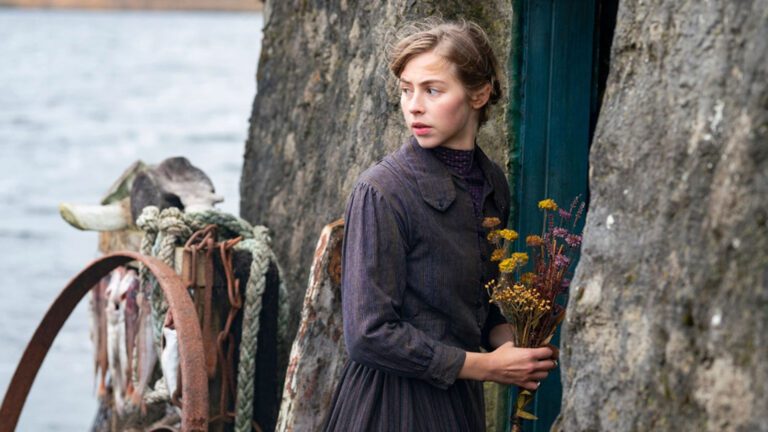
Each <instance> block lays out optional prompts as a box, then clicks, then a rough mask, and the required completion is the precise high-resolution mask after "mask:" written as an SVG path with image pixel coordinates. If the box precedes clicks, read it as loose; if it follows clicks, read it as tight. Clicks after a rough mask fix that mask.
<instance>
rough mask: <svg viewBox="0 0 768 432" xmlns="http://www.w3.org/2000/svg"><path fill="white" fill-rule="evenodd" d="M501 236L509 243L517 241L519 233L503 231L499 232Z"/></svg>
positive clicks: (508, 230) (509, 230)
mask: <svg viewBox="0 0 768 432" xmlns="http://www.w3.org/2000/svg"><path fill="white" fill-rule="evenodd" d="M499 235H500V236H501V237H502V238H503V239H505V240H509V241H513V240H517V231H515V230H511V229H503V230H501V231H499Z"/></svg>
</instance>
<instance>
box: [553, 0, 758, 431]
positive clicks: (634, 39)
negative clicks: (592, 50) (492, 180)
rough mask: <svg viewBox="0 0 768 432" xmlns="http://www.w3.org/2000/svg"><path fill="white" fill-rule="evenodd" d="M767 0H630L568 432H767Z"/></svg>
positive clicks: (599, 177)
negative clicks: (738, 0) (649, 431)
mask: <svg viewBox="0 0 768 432" xmlns="http://www.w3.org/2000/svg"><path fill="white" fill-rule="evenodd" d="M767 10H768V1H765V0H756V1H744V2H729V1H724V0H720V1H698V0H684V1H679V0H654V1H644V2H631V1H627V2H621V3H620V9H619V15H618V20H617V27H616V33H615V39H614V43H613V48H612V58H611V71H610V75H609V79H608V86H607V91H606V94H605V99H604V102H603V107H602V111H601V115H600V119H599V122H598V127H597V132H596V136H595V141H594V143H593V146H592V149H591V155H590V166H591V172H590V180H589V182H590V189H591V194H592V197H591V204H590V208H589V213H588V216H587V220H586V228H585V239H584V244H583V248H582V257H581V261H580V264H579V266H578V268H577V271H576V275H575V278H574V281H573V284H572V292H571V301H570V304H569V309H568V317H567V321H566V324H565V335H564V337H563V340H564V347H563V350H562V357H563V362H562V363H563V366H564V370H563V380H564V395H563V411H562V414H561V417H560V418H559V420H558V422H557V423H556V427H555V429H553V430H563V431H598V430H600V431H647V430H676V431H725V430H728V431H768V229H767V227H766V220H767V219H768V199H767V198H768V14H767V13H766V11H767Z"/></svg>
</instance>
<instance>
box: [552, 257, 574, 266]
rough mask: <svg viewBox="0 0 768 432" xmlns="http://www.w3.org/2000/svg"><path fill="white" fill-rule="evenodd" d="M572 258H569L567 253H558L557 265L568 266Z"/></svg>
mask: <svg viewBox="0 0 768 432" xmlns="http://www.w3.org/2000/svg"><path fill="white" fill-rule="evenodd" d="M570 262H571V259H570V258H568V257H567V256H565V255H557V256H556V257H555V266H556V267H567V266H568V264H570Z"/></svg>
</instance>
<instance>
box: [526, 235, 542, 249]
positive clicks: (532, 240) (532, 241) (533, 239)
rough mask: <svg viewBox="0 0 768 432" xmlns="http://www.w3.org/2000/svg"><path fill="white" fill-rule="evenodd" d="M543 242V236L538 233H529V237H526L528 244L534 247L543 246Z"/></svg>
mask: <svg viewBox="0 0 768 432" xmlns="http://www.w3.org/2000/svg"><path fill="white" fill-rule="evenodd" d="M541 243H542V240H541V237H539V236H537V235H529V236H528V237H526V238H525V244H527V245H528V246H533V247H536V246H541Z"/></svg>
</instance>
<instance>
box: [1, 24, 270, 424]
mask: <svg viewBox="0 0 768 432" xmlns="http://www.w3.org/2000/svg"><path fill="white" fill-rule="evenodd" d="M262 25H263V19H262V15H261V14H259V13H243V14H234V13H217V12H212V13H199V12H117V11H114V12H113V11H100V12H88V11H50V10H21V9H0V395H4V394H5V390H6V389H7V386H8V383H9V381H10V379H11V376H12V374H13V372H14V370H15V368H16V366H17V364H18V361H19V359H20V357H21V354H22V352H23V350H24V348H25V346H26V344H27V342H28V341H29V339H30V337H31V336H32V333H33V332H34V330H35V328H36V327H37V325H38V323H39V322H40V320H41V318H42V317H43V314H44V313H45V311H46V310H47V309H48V306H49V305H50V304H51V302H52V301H53V300H54V298H55V297H56V296H57V295H58V293H59V292H60V291H61V289H62V288H63V287H64V285H65V284H66V282H67V281H68V280H69V279H70V278H71V277H72V276H74V275H75V274H76V273H77V272H78V271H79V270H80V269H82V268H83V267H84V266H85V265H86V264H87V263H88V262H89V261H91V260H92V259H94V258H96V257H97V256H98V252H97V249H96V247H97V236H96V234H95V233H92V232H82V231H78V230H76V229H75V228H72V227H71V226H69V225H67V224H66V223H65V222H64V221H63V220H62V219H61V217H60V216H59V212H58V205H59V203H61V202H72V203H82V204H97V203H99V201H100V200H101V198H102V197H103V195H104V193H105V192H106V191H107V189H108V188H109V186H110V185H111V184H112V183H113V182H114V181H115V180H116V179H117V177H118V176H119V175H120V174H121V173H122V172H123V170H124V169H125V168H127V167H128V166H129V165H130V164H131V163H132V162H134V161H136V160H139V159H141V160H143V161H144V162H147V163H158V162H160V161H161V160H163V159H164V158H166V157H170V156H185V157H187V158H188V159H189V160H190V161H191V162H192V163H193V164H194V165H196V166H198V167H199V168H201V169H203V170H204V171H205V172H206V173H207V174H208V175H209V177H210V178H211V179H212V181H213V183H214V185H215V186H216V189H217V193H219V194H221V195H223V196H224V197H225V202H224V203H222V204H220V205H219V207H220V208H222V209H223V210H225V211H228V212H232V213H235V214H237V211H238V200H239V196H238V190H239V186H238V183H239V179H240V173H241V169H242V164H243V161H242V158H243V152H244V142H245V139H246V136H247V131H248V119H249V116H250V111H251V104H252V102H253V98H254V95H255V92H256V83H255V74H256V66H257V61H258V56H259V50H260V47H261V29H262ZM94 389H95V377H94V360H93V346H92V343H91V341H90V339H89V315H88V307H87V300H83V301H82V302H81V303H80V305H79V306H78V308H77V310H76V311H75V313H74V314H73V315H72V316H71V317H70V318H69V320H68V321H67V324H66V325H65V327H64V329H63V330H62V331H61V333H59V335H58V337H57V338H56V340H55V342H54V344H53V347H52V348H51V351H50V353H49V354H48V357H47V358H46V360H45V362H44V364H43V366H42V368H41V370H40V373H39V375H38V376H37V379H36V381H35V384H34V386H33V388H32V391H31V393H30V395H29V398H28V399H27V403H26V406H25V409H24V411H23V413H22V417H21V420H20V422H19V426H18V428H17V430H19V431H58V430H61V431H83V430H87V429H88V428H89V427H90V426H91V424H92V421H93V418H94V414H95V411H96V398H95V393H94Z"/></svg>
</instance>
